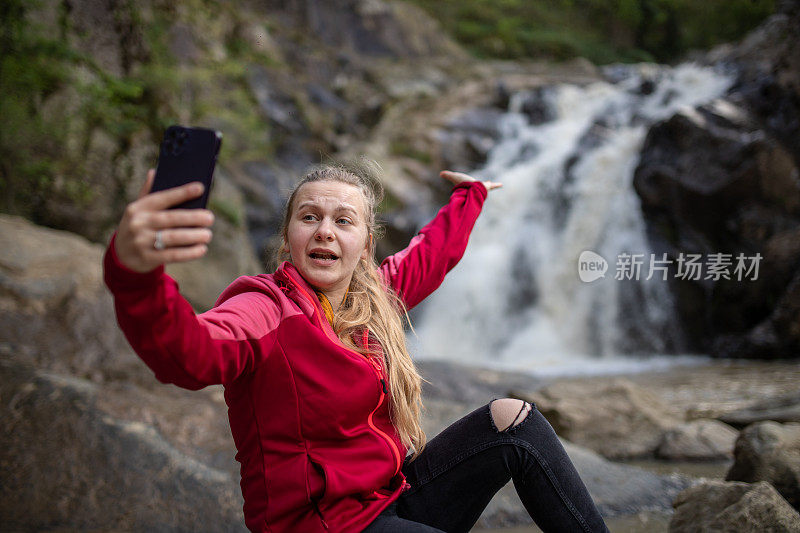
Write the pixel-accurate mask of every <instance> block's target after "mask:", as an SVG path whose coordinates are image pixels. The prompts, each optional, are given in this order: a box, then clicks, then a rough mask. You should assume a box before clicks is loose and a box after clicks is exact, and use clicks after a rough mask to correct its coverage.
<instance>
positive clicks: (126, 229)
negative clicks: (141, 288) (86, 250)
mask: <svg viewBox="0 0 800 533" xmlns="http://www.w3.org/2000/svg"><path fill="white" fill-rule="evenodd" d="M155 174H156V171H155V170H154V169H150V171H149V172H148V173H147V180H146V181H145V184H144V186H143V187H142V190H141V191H140V192H139V198H138V199H137V200H135V201H133V202H131V203H130V204H128V206H127V207H126V208H125V212H124V214H123V216H122V220H121V221H120V224H119V228H118V229H117V237H116V239H115V241H114V249H115V252H116V254H117V257H118V258H119V260H120V262H122V264H123V265H125V266H126V267H127V268H129V269H131V270H133V271H135V272H141V273H144V272H149V271H151V270H153V269H154V268H156V267H158V266H160V265H163V264H166V263H177V262H183V261H191V260H193V259H198V258H200V257H202V256H204V255H205V254H206V252H207V251H208V246H207V245H208V243H209V242H211V237H212V233H211V229H210V227H211V225H212V224H213V223H214V214H213V213H212V212H211V211H209V210H208V209H170V207H172V206H175V205H179V204H182V203H184V202H186V201H187V200H192V199H194V198H198V197H200V196H202V195H203V191H204V186H203V184H202V183H200V182H192V183H187V184H186V185H181V186H179V187H174V188H171V189H166V190H163V191H158V192H154V193H152V194H149V193H150V189H151V188H152V186H153V180H154V178H155Z"/></svg>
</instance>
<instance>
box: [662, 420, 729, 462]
mask: <svg viewBox="0 0 800 533" xmlns="http://www.w3.org/2000/svg"><path fill="white" fill-rule="evenodd" d="M738 436H739V434H738V433H737V432H736V430H735V429H733V428H732V427H730V426H728V425H727V424H723V423H722V422H720V421H718V420H710V419H698V420H692V421H690V422H687V423H685V424H681V425H680V426H678V427H676V428H673V429H670V430H668V431H667V432H666V433H665V434H664V436H663V440H662V442H661V444H660V445H659V446H658V449H657V450H656V456H657V457H658V458H660V459H667V460H673V461H701V460H703V461H713V460H725V459H730V458H731V457H732V456H733V445H734V443H735V442H736V437H738Z"/></svg>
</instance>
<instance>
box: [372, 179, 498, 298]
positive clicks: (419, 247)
mask: <svg viewBox="0 0 800 533" xmlns="http://www.w3.org/2000/svg"><path fill="white" fill-rule="evenodd" d="M440 176H441V177H442V178H443V179H446V180H447V181H450V182H451V183H453V185H455V187H454V188H453V192H452V194H451V195H450V201H449V202H448V203H447V205H445V206H444V207H442V208H441V209H440V210H439V212H438V213H437V215H436V216H435V217H434V219H433V220H432V221H431V222H429V223H428V224H427V225H426V226H425V227H424V228H422V229H421V230H420V232H419V233H418V234H417V235H416V236H415V237H414V238H413V239H411V242H410V243H409V245H408V247H406V248H405V249H404V250H401V251H400V252H398V253H396V254H394V255H392V256H389V257H387V258H386V259H385V260H384V261H383V263H381V266H380V268H379V271H380V273H381V275H382V276H383V279H384V280H385V281H386V282H387V283H388V284H389V285H390V286H391V287H392V288H393V289H394V290H395V291H396V292H397V294H398V295H399V296H400V298H401V299H402V300H403V302H404V303H405V305H406V307H407V308H409V309H411V308H412V307H414V306H416V305H417V304H418V303H420V302H421V301H422V300H424V299H425V298H426V297H427V296H428V295H429V294H431V293H432V292H433V291H435V290H436V289H437V288H438V287H439V285H441V284H442V281H444V277H445V276H446V275H447V273H448V272H450V270H452V269H453V267H454V266H456V264H457V263H458V261H459V260H461V257H462V256H463V255H464V251H465V250H466V248H467V242H468V240H469V234H470V232H471V231H472V228H473V226H474V225H475V221H476V220H477V219H478V215H479V214H480V212H481V208H482V207H483V202H484V200H485V199H486V195H487V194H488V192H489V191H490V190H493V189H496V188H498V187H501V186H502V184H501V183H495V182H491V181H479V180H477V179H475V178H473V177H472V176H469V175H467V174H463V173H461V172H450V171H447V170H445V171H442V172H441V173H440Z"/></svg>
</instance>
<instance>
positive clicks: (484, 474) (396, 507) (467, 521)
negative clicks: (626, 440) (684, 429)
mask: <svg viewBox="0 0 800 533" xmlns="http://www.w3.org/2000/svg"><path fill="white" fill-rule="evenodd" d="M490 407H491V402H490V403H488V404H486V405H484V406H482V407H479V408H478V409H475V410H474V411H472V412H471V413H470V414H468V415H467V416H465V417H463V418H462V419H460V420H458V421H457V422H455V423H454V424H452V425H450V426H449V427H447V428H446V429H445V430H444V431H442V432H441V433H439V435H437V436H436V437H435V438H433V439H432V440H431V441H430V442H428V444H427V446H426V447H425V449H424V450H423V451H422V453H421V454H420V455H419V457H418V458H417V459H416V460H415V461H414V462H409V461H408V459H406V461H405V463H404V464H403V473H404V474H405V475H406V477H407V478H408V482H409V483H410V484H411V488H410V489H409V490H407V491H406V492H404V493H403V494H402V495H401V496H400V498H399V499H398V500H397V501H396V502H393V503H392V504H391V505H390V506H389V507H387V508H386V509H385V510H384V511H383V512H382V513H381V514H380V515H378V516H377V517H376V518H375V520H373V521H372V523H371V524H370V525H368V526H367V528H366V529H364V533H390V532H391V533H400V532H402V533H412V532H413V533H417V532H418V533H432V532H442V531H447V532H451V531H469V530H470V529H471V528H472V527H473V526H474V525H475V522H477V521H478V518H479V517H480V515H481V513H482V512H483V510H484V509H485V508H486V506H487V505H488V504H489V502H490V501H491V499H492V497H493V496H494V494H495V493H496V492H497V491H498V490H500V489H501V488H502V487H503V486H504V485H505V484H506V483H508V481H509V479H511V480H513V482H514V488H516V490H517V494H519V497H520V500H522V504H523V505H524V506H525V509H526V510H527V511H528V514H530V516H531V518H533V520H534V521H535V522H536V524H537V525H538V526H539V527H540V528H541V529H542V531H545V532H550V531H564V532H570V533H572V532H578V531H586V532H591V533H594V532H597V531H601V532H607V531H608V529H607V528H606V525H605V523H604V522H603V519H602V518H601V516H600V513H599V512H598V510H597V507H595V505H594V502H593V501H592V498H591V496H590V495H589V492H588V491H587V490H586V486H585V485H584V484H583V481H581V479H580V477H579V476H578V472H577V471H576V470H575V467H574V466H573V464H572V461H571V460H570V458H569V457H568V456H567V453H566V451H564V447H563V446H562V445H561V442H560V441H559V440H558V437H556V433H555V431H553V428H552V427H551V426H550V424H549V423H548V422H547V420H545V418H544V417H543V416H542V414H541V413H540V412H539V411H538V410H537V409H536V406H534V405H532V409H531V410H530V411H529V413H528V415H527V416H526V417H525V419H524V420H523V421H522V422H520V423H518V424H517V425H516V426H512V427H510V428H508V429H506V430H505V431H498V429H497V427H496V426H495V424H494V420H493V419H492V415H491V411H490Z"/></svg>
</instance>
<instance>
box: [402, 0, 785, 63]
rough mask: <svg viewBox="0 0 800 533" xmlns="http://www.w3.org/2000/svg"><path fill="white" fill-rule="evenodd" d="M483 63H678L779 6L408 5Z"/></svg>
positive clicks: (633, 2)
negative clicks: (541, 60)
mask: <svg viewBox="0 0 800 533" xmlns="http://www.w3.org/2000/svg"><path fill="white" fill-rule="evenodd" d="M407 1H410V2H411V3H414V4H417V5H419V6H421V7H422V8H424V9H426V10H427V11H428V12H429V13H430V14H431V15H432V16H433V17H435V18H437V19H438V20H439V21H440V23H441V24H442V26H443V27H444V28H445V30H446V31H448V32H449V33H450V34H451V35H453V36H454V37H455V39H456V40H458V41H459V42H461V43H462V44H464V45H465V46H466V47H467V48H468V49H469V50H470V51H472V52H473V53H474V54H475V55H476V56H478V57H492V58H506V59H517V58H525V57H545V58H552V59H569V58H572V57H576V56H582V57H586V58H588V59H590V60H591V61H593V62H595V63H599V64H604V63H611V62H616V61H641V60H657V61H662V62H672V61H675V60H677V59H679V58H680V57H681V55H682V54H684V53H686V52H687V51H688V50H690V49H695V48H709V47H711V46H713V45H715V44H719V43H721V42H727V41H731V40H735V39H739V38H741V37H742V36H743V35H745V34H746V33H747V32H748V31H749V30H751V29H753V28H754V27H755V26H756V25H758V24H759V23H760V22H761V21H762V20H764V18H765V17H766V16H768V15H769V14H770V13H772V12H773V11H774V9H775V4H776V2H775V0H764V1H759V2H755V1H752V0H707V1H705V2H696V1H695V0H610V1H609V0H494V1H492V2H487V1H486V0H407Z"/></svg>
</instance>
